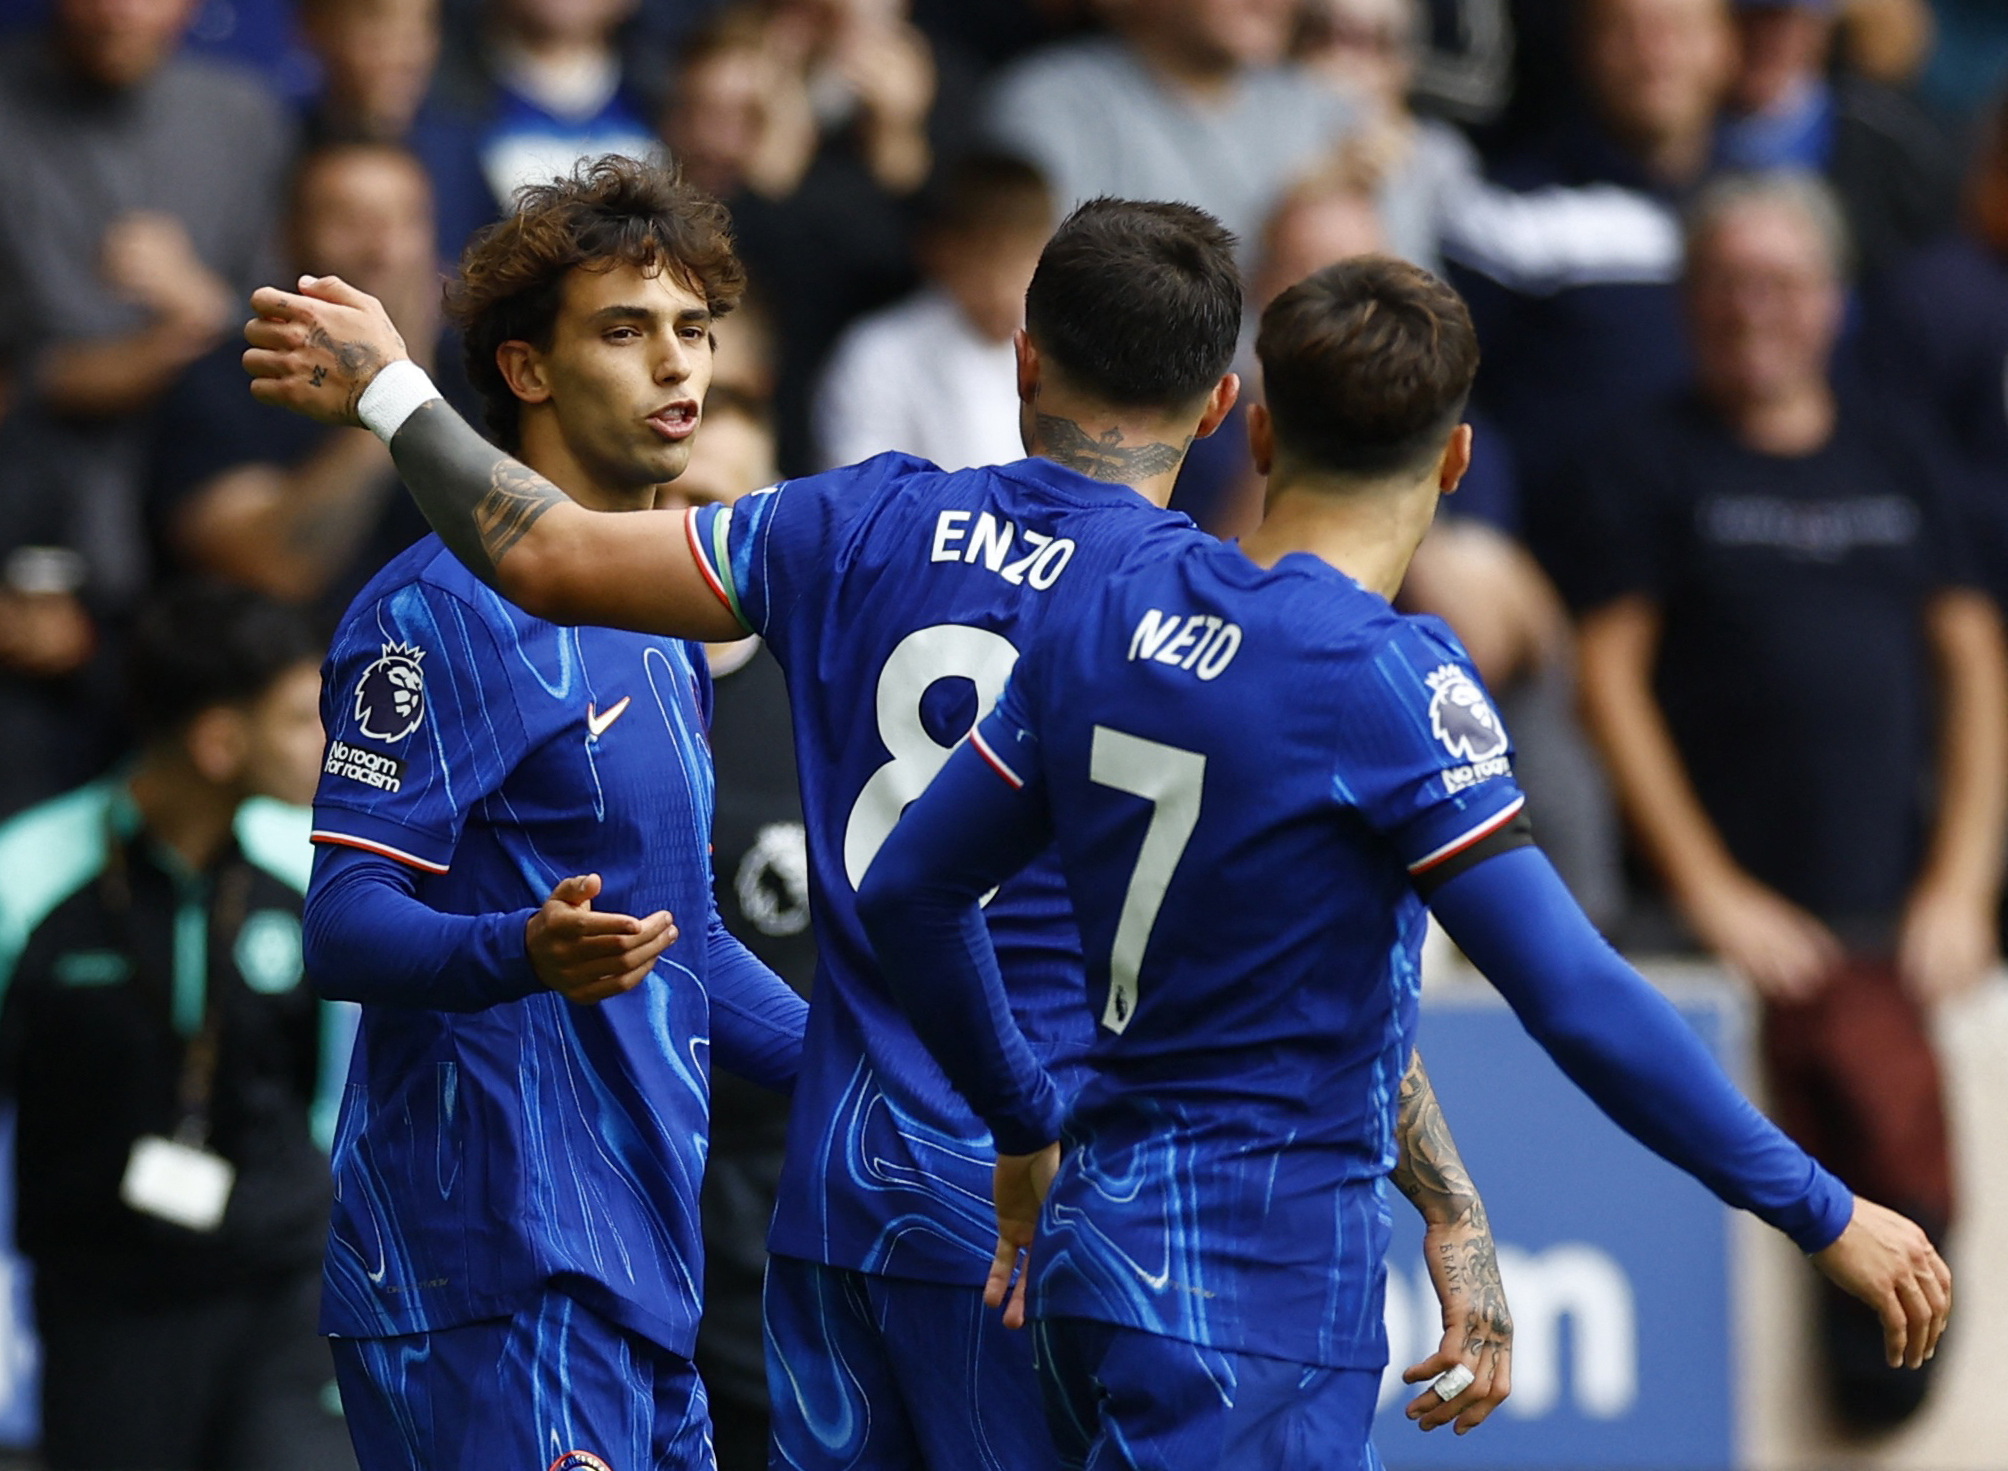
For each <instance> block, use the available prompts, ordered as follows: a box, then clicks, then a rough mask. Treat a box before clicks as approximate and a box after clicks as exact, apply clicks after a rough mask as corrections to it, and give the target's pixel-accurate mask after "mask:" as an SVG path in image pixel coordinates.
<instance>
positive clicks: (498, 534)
mask: <svg viewBox="0 0 2008 1471" xmlns="http://www.w3.org/2000/svg"><path fill="white" fill-rule="evenodd" d="M564 499H565V493H564V492H563V491H561V490H559V489H558V487H557V486H555V485H553V484H551V482H550V481H548V480H546V479H545V478H544V477H543V476H541V475H539V474H538V473H537V472H536V471H535V470H532V469H531V468H530V467H529V466H527V465H523V464H519V463H517V462H516V461H515V460H510V459H504V460H500V461H498V462H497V463H496V465H495V468H494V470H493V472H492V473H491V475H490V480H489V487H488V492H487V494H485V495H483V496H482V497H481V499H480V500H479V501H478V502H476V503H475V506H474V529H475V531H476V533H477V534H478V535H479V536H480V538H481V550H482V551H483V552H485V553H486V554H487V557H488V562H489V565H490V566H499V565H500V564H501V561H502V559H503V558H504V557H505V556H507V555H508V554H509V549H510V548H511V547H513V546H515V545H516V543H517V542H519V541H521V540H522V539H523V538H524V537H525V536H526V535H528V534H529V530H530V528H531V527H532V526H534V525H536V524H537V518H538V517H539V516H541V515H543V514H544V512H546V511H548V510H550V509H551V507H553V506H555V505H557V504H559V503H560V502H561V501H563V500H564Z"/></svg>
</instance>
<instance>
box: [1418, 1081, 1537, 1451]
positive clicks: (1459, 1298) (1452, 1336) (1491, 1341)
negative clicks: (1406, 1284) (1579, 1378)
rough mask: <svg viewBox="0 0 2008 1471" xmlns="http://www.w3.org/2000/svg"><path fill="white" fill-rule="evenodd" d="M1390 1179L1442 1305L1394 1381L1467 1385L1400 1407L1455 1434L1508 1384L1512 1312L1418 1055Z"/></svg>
mask: <svg viewBox="0 0 2008 1471" xmlns="http://www.w3.org/2000/svg"><path fill="white" fill-rule="evenodd" d="M1395 1142H1396V1145H1397V1147H1398V1148H1399V1151H1400V1154H1399V1157H1398V1158H1397V1159H1396V1161H1395V1167H1394V1177H1393V1178H1394V1183H1395V1185H1396V1187H1397V1188H1399V1189H1400V1191H1401V1193H1402V1194H1403V1195H1406V1196H1407V1197H1408V1198H1409V1201H1410V1203H1411V1204H1413V1205H1414V1206H1415V1208H1416V1210H1417V1211H1418V1212H1420V1213H1421V1215H1422V1219H1423V1222H1424V1227H1423V1247H1422V1249H1423V1257H1424V1259H1425V1260H1426V1261H1427V1263H1428V1265H1429V1279H1430V1282H1431V1283H1432V1284H1433V1285H1434V1286H1435V1288H1436V1297H1437V1301H1438V1302H1439V1303H1440V1304H1441V1305H1442V1307H1443V1342H1442V1344H1441V1346H1440V1347H1439V1348H1438V1349H1437V1351H1436V1352H1435V1353H1434V1354H1432V1355H1431V1356H1430V1357H1429V1358H1427V1359H1424V1360H1423V1361H1422V1362H1421V1363H1419V1364H1416V1365H1414V1366H1413V1367H1411V1368H1410V1369H1408V1370H1407V1371H1406V1372H1405V1373H1403V1375H1402V1376H1401V1377H1402V1378H1403V1379H1404V1380H1406V1381H1407V1382H1408V1383H1410V1384H1418V1383H1421V1382H1422V1381H1424V1380H1433V1379H1435V1378H1436V1377H1437V1376H1438V1375H1439V1374H1442V1373H1445V1372H1446V1371H1448V1370H1450V1369H1451V1368H1453V1367H1455V1366H1456V1365H1459V1364H1462V1365H1463V1366H1464V1367H1465V1368H1467V1369H1469V1370H1470V1371H1471V1375H1472V1379H1471V1383H1470V1384H1469V1385H1468V1386H1467V1387H1466V1388H1465V1389H1464V1391H1463V1392H1462V1393H1460V1394H1457V1395H1454V1396H1452V1397H1451V1398H1450V1400H1449V1401H1448V1402H1446V1401H1445V1400H1443V1399H1442V1398H1441V1397H1440V1396H1438V1395H1437V1394H1436V1393H1435V1391H1434V1390H1433V1389H1425V1390H1424V1391H1423V1392H1422V1393H1421V1394H1419V1395H1417V1396H1416V1397H1415V1399H1413V1400H1412V1401H1410V1403H1409V1406H1408V1418H1409V1419H1411V1420H1414V1421H1416V1422H1418V1423H1419V1424H1420V1425H1421V1426H1422V1428H1423V1429H1424V1430H1434V1429H1436V1427H1437V1426H1439V1425H1444V1424H1448V1423H1449V1422H1450V1421H1452V1420H1455V1421H1456V1422H1457V1433H1458V1434H1459V1435H1463V1434H1464V1433H1466V1432H1467V1431H1469V1430H1473V1429H1475V1428H1476V1427H1477V1426H1478V1425H1479V1424H1480V1423H1481V1422H1482V1421H1483V1420H1484V1419H1485V1417H1486V1416H1487V1415H1489V1414H1491V1413H1492V1411H1493V1410H1494V1409H1496V1408H1497V1407H1498V1405H1499V1404H1500V1402H1501V1401H1503V1400H1504V1399H1505V1398H1506V1396H1507V1395H1508V1394H1510V1393H1511V1392H1512V1387H1513V1373H1512V1369H1513V1315H1512V1313H1511V1312H1509V1311H1508V1310H1507V1307H1506V1289H1505V1286H1504V1284H1502V1283H1501V1282H1500V1280H1499V1253H1498V1251H1497V1249H1496V1248H1495V1246H1494V1244H1493V1241H1492V1225H1491V1222H1490V1221H1488V1220H1487V1219H1486V1216H1485V1202H1484V1201H1482V1200H1480V1199H1479V1198H1478V1187H1477V1186H1476V1185H1474V1184H1472V1183H1471V1173H1470V1171H1468V1170H1466V1169H1465V1168H1464V1159H1463V1157H1462V1156H1461V1155H1459V1154H1458V1152H1457V1141H1456V1140H1454V1139H1452V1138H1451V1137H1450V1125H1449V1124H1448V1123H1447V1122H1445V1120H1444V1117H1443V1107H1442V1105H1441V1104H1439V1103H1438V1102H1437V1098H1436V1089H1435V1088H1433V1087H1431V1086H1430V1082H1429V1073H1428V1072H1427V1071H1426V1070H1424V1068H1423V1065H1422V1054H1421V1053H1420V1052H1415V1053H1412V1054H1411V1055H1410V1057H1409V1064H1408V1072H1407V1073H1406V1074H1405V1075H1404V1076H1403V1077H1402V1080H1401V1102H1400V1106H1399V1110H1398V1113H1397V1116H1396V1119H1395Z"/></svg>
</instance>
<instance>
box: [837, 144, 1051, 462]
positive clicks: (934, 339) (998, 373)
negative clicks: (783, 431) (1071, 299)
mask: <svg viewBox="0 0 2008 1471" xmlns="http://www.w3.org/2000/svg"><path fill="white" fill-rule="evenodd" d="M1053 224H1054V216H1053V202H1052V196H1051V194H1050V193H1049V192H1048V190H1047V188H1046V182H1045V180H1043V179H1041V178H1040V177H1039V172H1038V170H1036V169H1034V168H1033V167H1032V166H1031V165H1030V164H1027V163H1024V162H1021V161H1020V160H1017V159H1013V158H1006V157H1002V156H999V155H972V156H971V157H969V158H967V159H964V160H963V161H962V162H961V163H960V164H959V165H957V166H956V168H955V169H954V171H953V172H952V173H951V174H950V176H949V178H948V179H947V181H946V183H945V184H944V186H943V188H942V190H941V191H940V196H939V198H938V199H937V200H935V201H934V203H933V205H932V207H931V208H930V210H929V211H928V214H927V218H926V222H925V223H924V224H923V226H922V227H921V232H920V237H919V240H918V242H917V249H916V254H918V256H919V257H920V261H921V264H922V267H923V269H924V271H925V273H926V276H927V283H928V284H927V285H925V286H924V287H922V288H921V290H920V291H918V292H916V293H915V294H914V295H912V296H910V297H908V298H907V299H906V300H905V301H903V302H900V303H899V304H898V305H896V306H891V307H887V308H886V309H885V310H883V311H880V312H876V313H874V314H872V315H871V316H868V317H865V318H864V319H863V320H861V321H859V322H857V323H855V324H854V325H853V326H852V327H851V328H850V330H849V331H848V332H846V333H845V334H844V336H843V337H842V338H841V339H840V340H839V341H838V343H837V346H836V349H835V350H834V351H833V352H832V353H831V354H830V360H829V362H828V363H827V364H826V365H825V366H824V368H823V377H822V383H821V385H820V387H819V388H818V390H817V394H816V432H817V444H818V448H819V449H820V450H821V460H822V463H823V465H825V466H833V465H849V464H854V463H856V462H857V461H859V460H863V459H868V458H870V457H871V456H872V455H875V454H880V453H883V452H884V451H886V450H903V451H905V452H906V453H908V454H913V455H919V456H920V457H921V458H922V459H924V460H932V461H933V462H934V463H935V464H937V465H939V466H941V467H942V468H943V469H944V470H961V469H965V468H967V467H968V466H971V465H996V464H1002V463H1004V462H1006V461H1009V460H1015V459H1019V458H1021V457H1022V456H1023V455H1024V453H1025V451H1024V446H1023V445H1022V444H1021V443H1020V442H1019V437H1018V376H1017V357H1016V353H1015V352H1014V351H1013V349H1012V346H1011V342H1012V338H1013V337H1014V335H1015V334H1016V333H1017V331H1018V329H1019V328H1020V327H1022V326H1023V325H1024V316H1025V291H1026V288H1027V287H1029V286H1030V285H1031V284H1032V269H1033V267H1034V266H1036V265H1037V264H1038V262H1039V252H1040V251H1041V250H1042V249H1044V248H1045V244H1046V238H1047V237H1048V236H1049V235H1051V234H1052V233H1053Z"/></svg>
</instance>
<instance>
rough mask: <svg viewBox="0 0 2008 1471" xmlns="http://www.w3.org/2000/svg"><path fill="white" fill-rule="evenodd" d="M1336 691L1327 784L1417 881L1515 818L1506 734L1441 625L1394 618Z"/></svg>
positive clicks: (1517, 809)
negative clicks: (1362, 665) (1364, 664)
mask: <svg viewBox="0 0 2008 1471" xmlns="http://www.w3.org/2000/svg"><path fill="white" fill-rule="evenodd" d="M1336 693H1337V704H1336V722H1335V723H1336V727H1337V731H1338V742H1337V749H1338V751H1339V752H1340V753H1342V754H1341V755H1340V757H1339V759H1338V760H1337V762H1336V764H1335V770H1334V775H1333V786H1334V790H1335V792H1336V793H1337V796H1338V799H1339V801H1340V802H1341V803H1342V804H1344V805H1346V806H1348V807H1351V808H1352V809H1354V810H1355V811H1356V812H1358V814H1359V815H1360V817H1361V818H1363V819H1364V820H1365V822H1366V824H1367V826H1368V827H1370V828H1372V829H1373V830H1374V831H1375V832H1377V833H1379V834H1380V835H1381V836H1382V837H1383V838H1385V839H1386V840H1387V841H1388V842H1389V844H1390V845H1391V846H1392V847H1393V848H1394V850H1395V853H1396V854H1397V855H1398V856H1399V857H1400V859H1401V861H1402V863H1403V864H1404V865H1405V866H1406V867H1407V869H1408V872H1409V877H1410V879H1411V880H1412V881H1414V882H1415V883H1416V884H1417V885H1418V886H1426V885H1427V884H1428V883H1429V882H1430V881H1431V879H1432V877H1434V876H1440V871H1441V870H1442V869H1443V868H1444V867H1445V866H1447V865H1450V864H1452V863H1454V862H1455V861H1456V860H1457V859H1458V858H1459V857H1460V856H1461V855H1464V854H1466V853H1468V852H1469V851H1470V850H1472V849H1473V848H1475V847H1477V846H1478V845H1479V844H1481V843H1483V842H1485V841H1486V840H1487V839H1488V838H1490V837H1492V836H1493V835H1494V834H1496V833H1499V832H1501V831H1502V830H1504V829H1505V828H1506V827H1508V825H1510V824H1512V823H1513V822H1514V821H1515V820H1516V819H1517V818H1519V817H1520V815H1521V812H1522V809H1523V808H1524V807H1525V806H1526V798H1525V796H1523V795H1522V793H1521V791H1520V787H1519V784H1518V783H1517V782H1516V781H1514V779H1513V742H1512V738H1511V737H1510V736H1509V735H1508V734H1507V732H1506V726H1505V722H1503V721H1502V720H1500V718H1499V711H1498V707H1497V706H1495V705H1494V704H1493V703H1492V699H1491V697H1490V696H1489V695H1488V694H1487V693H1486V691H1485V684H1484V681H1482V680H1481V679H1479V677H1478V671H1477V670H1476V669H1475V668H1474V667H1473V666H1472V664H1471V659H1470V656H1469V655H1467V654H1466V653H1465V652H1464V646H1463V645H1462V644H1460V643H1458V641H1457V636H1456V635H1455V634H1453V633H1452V632H1451V631H1450V627H1449V625H1448V624H1445V623H1444V622H1443V621H1442V620H1440V619H1436V618H1403V619H1401V620H1400V621H1399V624H1398V625H1397V626H1396V627H1395V629H1394V630H1393V632H1392V633H1391V635H1390V636H1389V637H1388V638H1387V639H1385V640H1384V641H1383V642H1382V643H1381V645H1380V646H1379V647H1378V648H1376V649H1375V650H1373V651H1372V656H1371V661H1370V666H1369V667H1368V668H1366V669H1364V670H1361V671H1359V673H1358V675H1357V676H1356V677H1351V676H1349V677H1348V678H1346V679H1345V680H1343V681H1342V682H1341V683H1340V685H1339V687H1338V689H1337V692H1336Z"/></svg>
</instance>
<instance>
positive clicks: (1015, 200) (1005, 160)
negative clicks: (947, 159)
mask: <svg viewBox="0 0 2008 1471" xmlns="http://www.w3.org/2000/svg"><path fill="white" fill-rule="evenodd" d="M922 223H923V225H924V227H925V228H926V229H928V230H930V231H932V232H933V233H935V234H939V235H963V236H989V235H1001V234H1005V233H1007V232H1010V231H1021V230H1022V231H1025V232H1026V233H1030V232H1032V231H1034V230H1036V231H1039V232H1040V233H1042V234H1043V233H1045V232H1047V231H1050V230H1051V229H1052V228H1053V191H1052V190H1051V189H1050V188H1049V187H1048V186H1047V184H1046V176H1045V175H1044V174H1042V173H1040V172H1039V170H1038V169H1037V168H1035V167H1034V166H1033V165H1031V164H1029V163H1027V162H1026V161H1025V160H1024V159H1022V158H1018V157H1016V156H1015V155H1012V154H1009V153H980V152H979V153H971V154H968V155H966V156H964V157H963V158H961V159H959V160H957V161H956V162H955V163H954V164H953V165H952V166H951V167H950V168H949V169H948V171H947V172H946V174H944V175H943V177H942V178H941V180H940V181H939V182H938V183H936V184H933V185H931V186H929V188H928V191H927V195H926V197H925V199H924V201H923V207H922Z"/></svg>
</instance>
